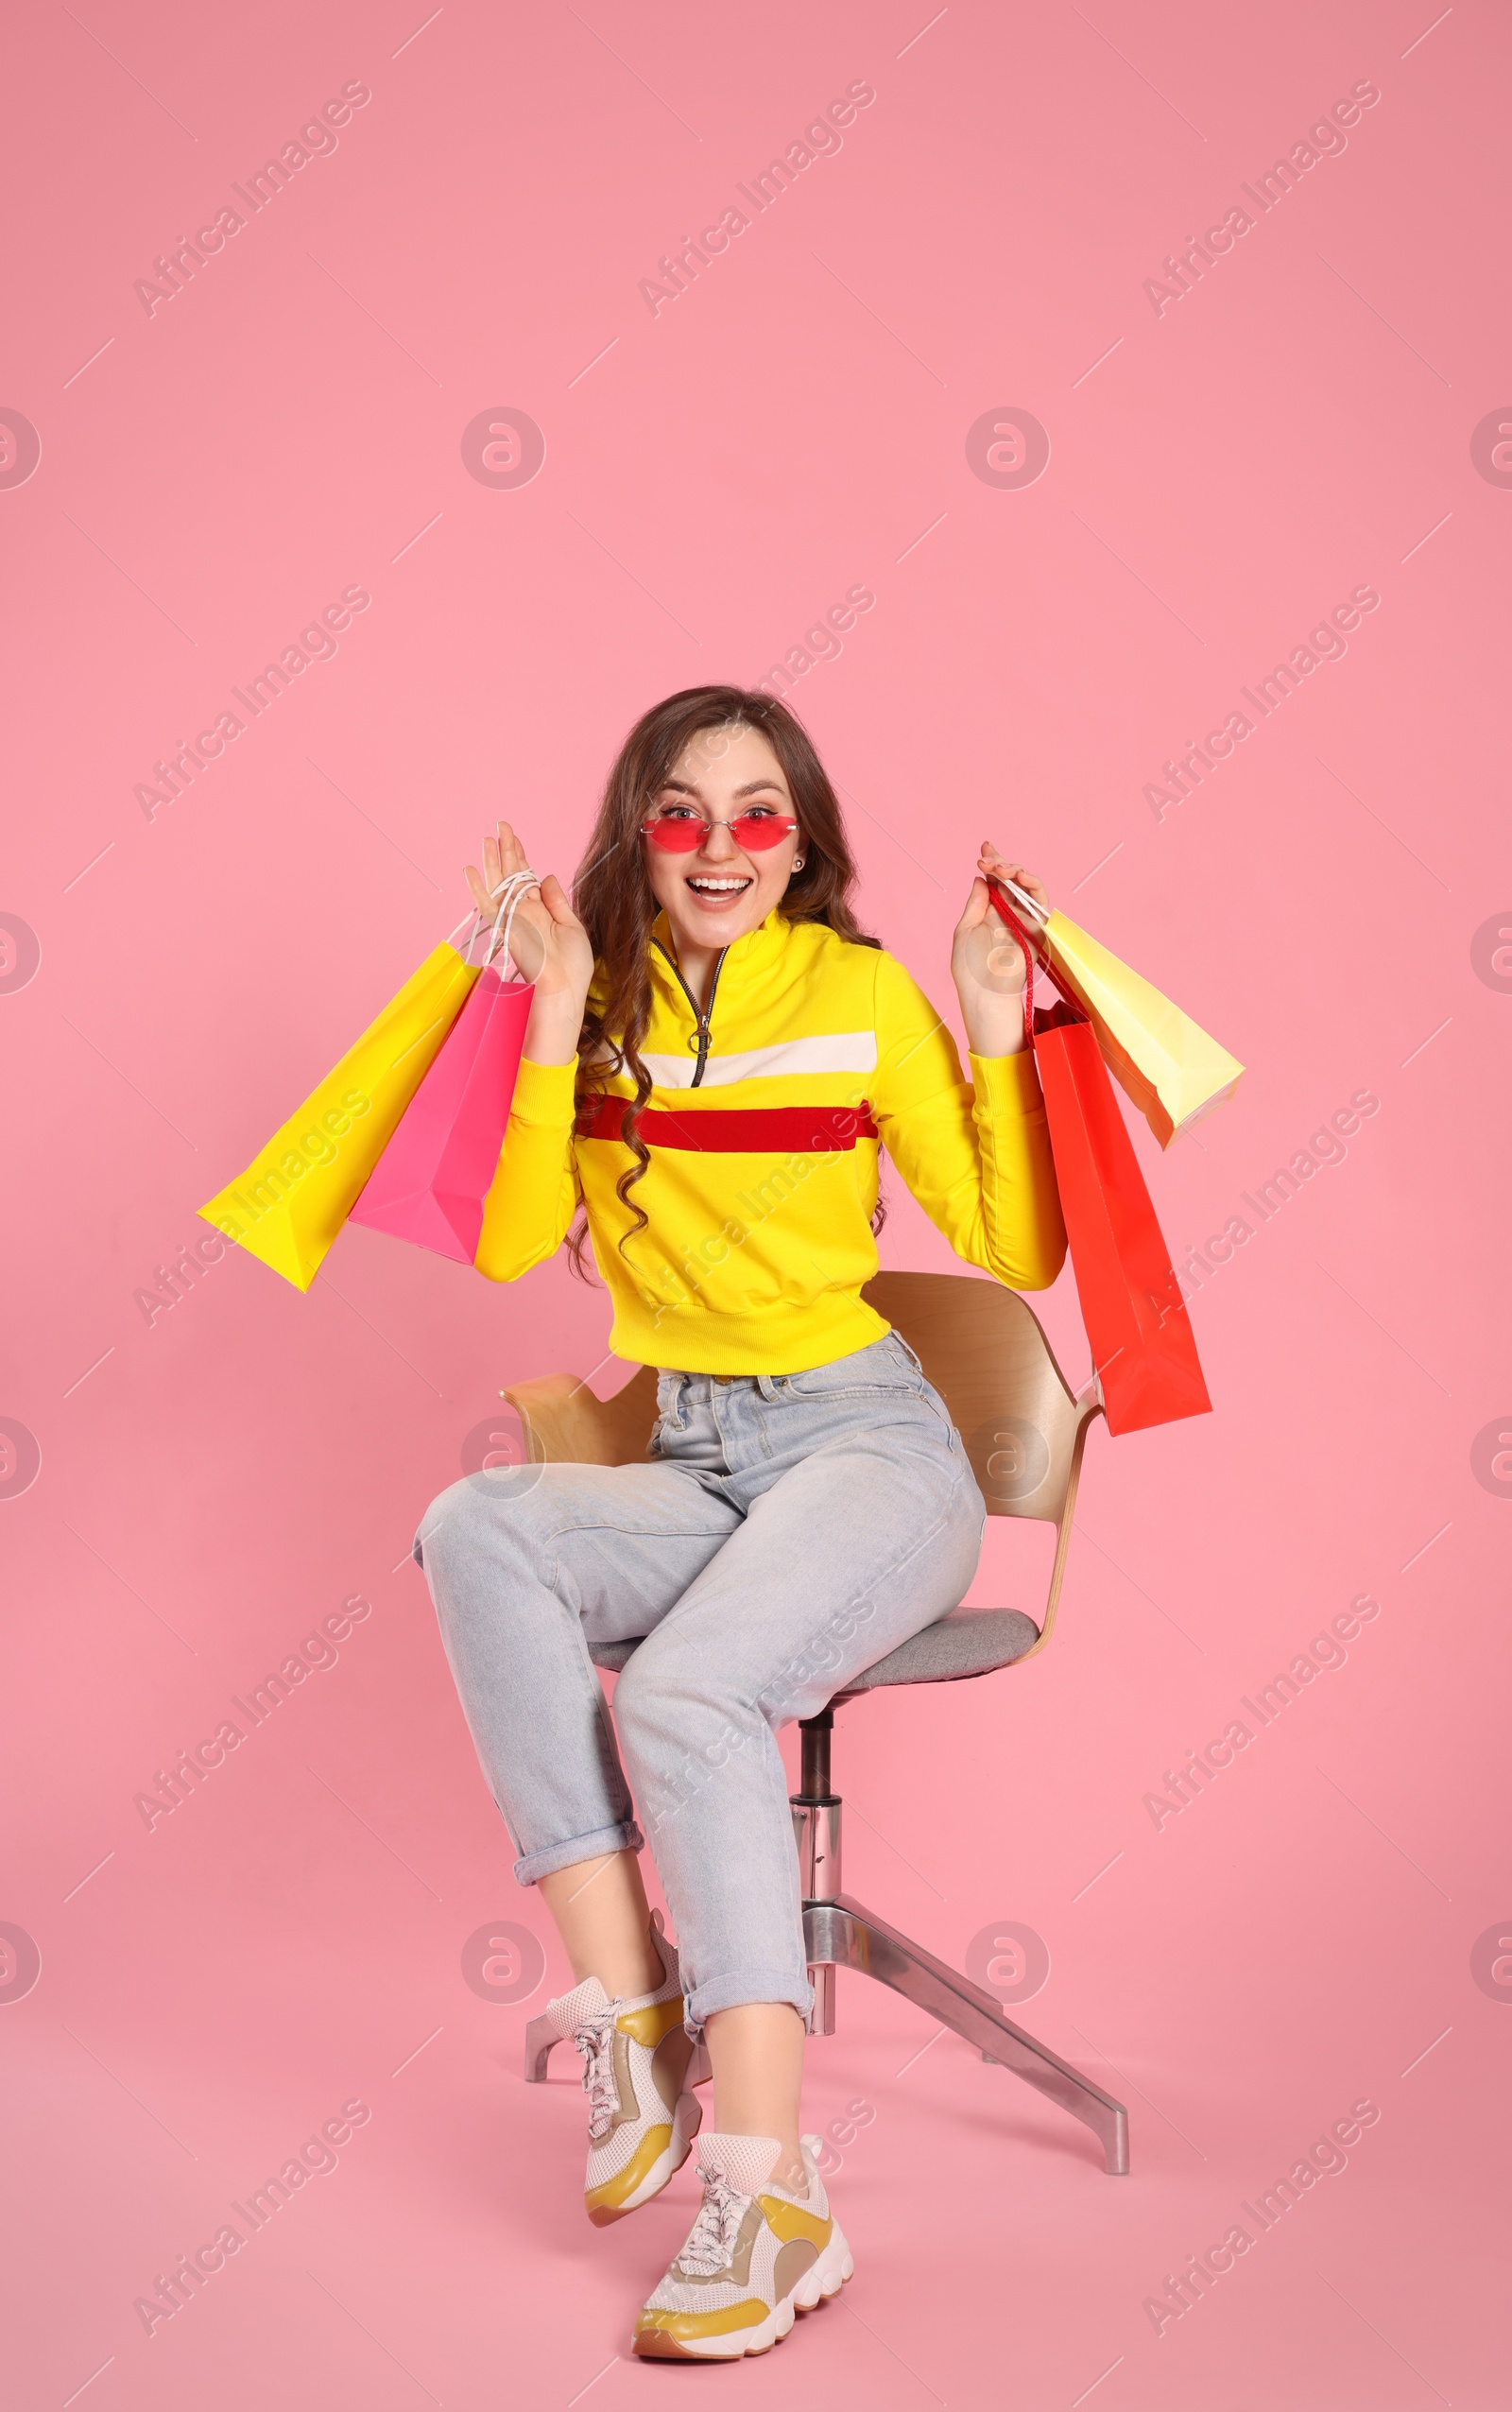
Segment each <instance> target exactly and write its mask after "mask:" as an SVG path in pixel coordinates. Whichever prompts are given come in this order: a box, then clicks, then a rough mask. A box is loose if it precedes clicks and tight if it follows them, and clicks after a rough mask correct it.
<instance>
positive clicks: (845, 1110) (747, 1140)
mask: <svg viewBox="0 0 1512 2412" xmlns="http://www.w3.org/2000/svg"><path fill="white" fill-rule="evenodd" d="M628 1104H629V1099H628V1098H627V1097H594V1098H592V1099H590V1100H589V1101H588V1102H587V1103H586V1104H585V1106H584V1108H583V1111H582V1112H581V1113H580V1114H579V1115H578V1118H577V1136H578V1137H579V1139H618V1138H619V1137H620V1127H621V1124H622V1123H623V1121H624V1119H625V1110H626V1108H627V1105H628ZM635 1128H636V1132H637V1135H638V1136H639V1137H640V1138H641V1139H643V1140H644V1142H645V1145H646V1146H648V1147H678V1148H683V1149H686V1150H688V1151H689V1152H691V1153H695V1154H706V1155H719V1156H780V1155H781V1156H786V1155H804V1154H809V1153H813V1154H824V1155H830V1154H832V1153H833V1151H834V1150H835V1149H836V1148H842V1149H848V1148H851V1147H853V1146H855V1144H856V1141H857V1140H858V1139H875V1138H876V1136H877V1126H876V1124H875V1123H874V1122H873V1120H872V1118H871V1109H870V1107H869V1106H868V1105H867V1104H866V1102H865V1101H864V1100H863V1102H862V1103H861V1104H860V1105H859V1106H768V1107H765V1108H754V1109H751V1110H748V1111H741V1110H738V1109H737V1110H735V1111H724V1110H722V1109H720V1108H718V1107H713V1108H708V1109H705V1110H703V1111H699V1112H697V1113H684V1114H674V1113H666V1112H664V1111H662V1109H660V1108H648V1109H647V1110H646V1111H645V1112H644V1113H643V1114H642V1116H641V1118H640V1121H639V1122H638V1123H637V1124H636V1126H635Z"/></svg>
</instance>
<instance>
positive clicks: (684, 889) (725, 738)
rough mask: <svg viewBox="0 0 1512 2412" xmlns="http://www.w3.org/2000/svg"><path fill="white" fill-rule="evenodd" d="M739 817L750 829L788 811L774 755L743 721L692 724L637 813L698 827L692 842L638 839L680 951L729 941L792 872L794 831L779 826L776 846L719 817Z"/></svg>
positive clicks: (766, 906)
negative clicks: (675, 848) (687, 846)
mask: <svg viewBox="0 0 1512 2412" xmlns="http://www.w3.org/2000/svg"><path fill="white" fill-rule="evenodd" d="M747 816H748V817H749V818H750V819H751V821H752V822H754V824H755V827H754V828H752V829H750V830H748V831H747V833H746V834H747V836H748V837H753V836H755V834H756V829H760V828H765V827H769V826H770V825H771V824H772V823H773V822H774V821H782V822H783V823H787V822H791V821H793V820H794V818H795V815H794V807H793V798H792V793H791V790H790V789H789V787H788V784H787V780H786V778H785V777H784V775H783V771H782V764H781V763H780V762H779V760H778V758H777V756H776V754H775V753H774V752H773V750H772V749H771V747H770V746H769V745H768V743H767V741H766V739H765V737H764V736H763V735H762V734H761V732H760V731H759V730H756V729H749V728H747V727H746V726H745V725H744V724H743V723H737V724H735V725H733V726H730V725H726V726H723V727H719V728H713V729H700V730H699V731H698V732H696V735H695V736H693V737H692V738H690V740H689V742H688V744H687V745H686V746H685V747H684V749H683V750H682V752H681V754H680V755H679V759H678V761H677V762H676V763H675V764H674V766H673V768H672V772H671V775H670V776H669V778H668V779H667V780H666V782H665V784H663V785H662V788H661V789H660V790H659V791H658V793H657V795H656V796H655V798H654V799H653V800H652V802H651V804H650V806H649V807H648V809H647V812H646V814H645V818H646V819H648V820H649V819H657V820H661V821H663V822H666V823H668V824H671V825H672V826H674V827H680V828H682V829H684V830H686V831H687V832H688V834H689V835H690V836H692V835H696V836H697V838H698V842H697V844H696V846H695V847H694V848H692V849H691V850H690V851H689V852H687V853H670V852H668V851H666V850H665V849H664V848H663V847H662V846H659V845H657V844H655V843H654V842H653V840H652V839H651V838H650V837H645V836H643V837H642V839H641V844H642V846H643V848H644V854H645V868H646V874H647V876H648V878H649V880H650V882H651V890H652V893H653V895H654V896H655V898H656V900H657V903H658V904H660V905H661V906H662V909H663V911H664V912H665V914H666V917H667V920H668V921H669V922H671V924H672V934H673V937H674V939H676V940H677V945H678V952H679V956H682V955H684V954H685V953H686V952H687V950H688V949H690V948H692V949H698V948H710V947H713V948H717V947H723V946H729V945H730V944H732V942H733V941H734V940H735V939H737V938H744V936H745V935H746V932H747V930H754V929H758V928H759V927H760V925H761V923H762V922H765V919H766V916H767V914H768V913H769V912H770V911H771V909H772V907H773V905H774V904H777V903H779V901H780V900H781V898H782V893H783V890H784V889H785V888H786V887H787V884H788V881H789V880H790V879H791V878H792V876H793V858H794V856H795V854H796V853H798V852H799V848H800V847H801V845H802V842H803V837H802V832H801V831H800V830H799V829H798V828H797V827H784V828H783V831H782V836H781V838H780V840H779V842H778V843H777V844H776V845H772V846H763V845H759V844H751V843H747V844H745V845H742V844H741V843H739V842H738V841H737V839H736V837H735V836H734V834H733V833H732V832H731V831H730V829H729V828H728V827H726V826H725V825H724V824H725V823H727V822H730V821H733V820H735V819H737V818H745V817H747ZM700 820H701V821H702V822H703V823H704V824H706V825H705V826H704V828H703V829H702V831H701V834H700V833H699V832H698V829H697V824H698V822H699V821H700Z"/></svg>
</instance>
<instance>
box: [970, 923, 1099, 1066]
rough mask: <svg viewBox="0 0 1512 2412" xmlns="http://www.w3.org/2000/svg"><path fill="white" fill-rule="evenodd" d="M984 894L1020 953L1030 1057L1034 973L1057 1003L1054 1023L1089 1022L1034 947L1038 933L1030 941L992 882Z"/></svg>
mask: <svg viewBox="0 0 1512 2412" xmlns="http://www.w3.org/2000/svg"><path fill="white" fill-rule="evenodd" d="M987 893H988V904H990V905H991V907H992V910H993V911H994V913H996V914H997V916H998V919H999V920H1000V921H1003V922H1006V923H1007V925H1008V927H1009V929H1010V930H1011V931H1012V932H1013V935H1014V937H1015V938H1016V939H1018V941H1019V944H1020V946H1021V947H1022V949H1023V961H1024V973H1023V1043H1024V1045H1025V1046H1026V1047H1027V1048H1028V1049H1029V1052H1030V1054H1031V1055H1032V1054H1033V1053H1034V975H1035V973H1036V971H1037V970H1038V971H1040V972H1042V973H1044V975H1045V977H1046V978H1047V979H1048V980H1049V981H1050V982H1051V983H1052V985H1053V986H1054V988H1055V991H1056V994H1057V996H1058V998H1059V999H1060V1003H1059V1004H1058V1005H1057V1006H1056V1007H1055V1008H1053V1017H1054V1020H1055V1021H1057V1022H1089V1021H1091V1015H1090V1014H1089V1013H1088V1011H1087V1009H1086V1008H1085V1007H1084V1006H1083V1005H1082V1004H1081V1003H1080V1001H1079V1000H1078V999H1077V998H1076V997H1074V996H1072V995H1070V994H1069V993H1068V992H1067V990H1066V987H1065V984H1064V982H1063V981H1062V980H1061V979H1060V978H1059V976H1058V975H1057V971H1056V967H1055V965H1054V964H1053V963H1052V962H1051V960H1050V955H1049V951H1048V949H1046V948H1042V947H1041V946H1040V945H1039V944H1038V943H1037V939H1038V937H1039V933H1038V932H1037V933H1036V936H1035V938H1033V939H1031V937H1030V936H1029V933H1028V932H1027V930H1026V929H1025V928H1024V926H1023V924H1022V922H1021V921H1020V919H1019V917H1018V915H1017V913H1015V912H1014V910H1013V907H1012V906H1011V905H1010V904H1006V903H1005V900H1004V898H1003V896H1002V895H1001V894H1000V893H999V888H998V883H997V881H996V880H988V888H987ZM1050 1019H1051V1017H1048V1016H1047V1017H1046V1021H1045V1026H1046V1028H1049V1026H1050Z"/></svg>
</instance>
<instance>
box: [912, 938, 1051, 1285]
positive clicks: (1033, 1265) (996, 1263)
mask: <svg viewBox="0 0 1512 2412" xmlns="http://www.w3.org/2000/svg"><path fill="white" fill-rule="evenodd" d="M972 1083H974V1087H973V1085H972ZM870 1102H871V1108H872V1113H873V1116H874V1118H875V1120H876V1124H877V1129H878V1132H879V1134H880V1136H881V1139H882V1144H883V1146H885V1148H886V1150H887V1153H888V1155H889V1156H890V1157H891V1158H892V1160H893V1163H895V1164H896V1165H897V1167H898V1169H899V1171H900V1172H901V1173H902V1177H903V1179H904V1180H905V1181H906V1182H907V1183H908V1186H909V1188H910V1189H911V1190H912V1192H913V1194H914V1196H915V1197H917V1198H918V1200H919V1204H920V1206H922V1208H923V1210H924V1212H925V1214H926V1215H928V1216H929V1219H930V1221H931V1222H932V1223H933V1224H934V1225H935V1227H936V1230H937V1231H940V1232H943V1233H944V1234H945V1237H946V1238H947V1239H948V1240H949V1241H950V1244H951V1246H952V1247H953V1248H954V1250H955V1253H956V1255H957V1256H962V1257H964V1258H965V1259H966V1262H967V1263H968V1264H969V1265H979V1266H981V1267H982V1269H983V1271H984V1272H987V1273H991V1274H993V1275H994V1276H995V1277H996V1279H997V1280H998V1281H1000V1282H1002V1283H1004V1284H1006V1286H1007V1287H1008V1288H1009V1289H1014V1290H1042V1289H1048V1288H1049V1286H1050V1284H1051V1283H1052V1282H1053V1281H1054V1280H1055V1279H1056V1276H1057V1273H1058V1272H1059V1271H1060V1268H1061V1266H1062V1265H1063V1263H1064V1262H1065V1256H1066V1228H1065V1224H1064V1223H1063V1222H1062V1220H1061V1214H1060V1195H1059V1192H1058V1190H1057V1187H1056V1170H1055V1165H1054V1163H1053V1162H1052V1159H1051V1154H1050V1137H1049V1132H1048V1130H1047V1128H1046V1125H1045V1110H1044V1100H1043V1098H1042V1096H1041V1095H1040V1077H1039V1075H1038V1073H1037V1072H1036V1070H1035V1066H1034V1058H1033V1056H1032V1055H1030V1054H1029V1053H1028V1052H1027V1050H1026V1051H1025V1052H1024V1053H1023V1054H1022V1055H1016V1056H994V1057H990V1058H983V1057H980V1056H972V1057H971V1081H970V1082H969V1081H966V1080H963V1078H962V1077H961V1062H960V1058H959V1056H958V1055H957V1054H956V1052H955V1042H954V1039H953V1038H952V1037H951V1034H950V1032H949V1030H947V1028H946V1027H945V1025H944V1024H943V1023H942V1022H941V1020H940V1018H939V1016H938V1014H937V1013H936V1011H935V1008H934V1007H933V1006H932V1005H931V1004H930V1002H929V999H928V998H927V997H926V996H925V995H924V993H923V991H922V990H921V989H920V988H919V986H918V984H917V983H916V982H915V981H914V980H913V979H911V978H910V976H909V974H908V973H906V972H905V971H904V969H903V967H902V964H901V963H899V962H898V961H897V960H896V959H895V958H894V957H893V956H890V955H883V956H881V958H880V960H879V962H878V967H877V1071H876V1078H875V1083H874V1085H873V1087H872V1089H871V1093H870Z"/></svg>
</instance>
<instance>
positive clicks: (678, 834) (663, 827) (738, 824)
mask: <svg viewBox="0 0 1512 2412" xmlns="http://www.w3.org/2000/svg"><path fill="white" fill-rule="evenodd" d="M797 827H798V822H797V821H796V820H795V819H794V818H793V817H792V815H791V814H788V813H774V812H773V811H771V810H770V808H769V807H768V806H766V805H765V804H764V805H759V806H758V807H757V808H756V810H755V811H754V812H748V813H738V814H737V815H736V817H735V818H734V819H733V820H706V819H705V818H704V816H703V814H702V813H696V812H694V811H693V810H692V809H691V807H690V806H688V805H686V804H673V805H670V806H667V807H664V808H663V810H662V811H661V812H659V813H657V814H656V815H654V816H653V818H651V819H650V820H643V821H642V823H641V835H642V836H643V837H648V838H649V839H650V841H651V843H652V845H653V846H656V847H659V848H660V849H661V851H662V853H663V854H695V853H697V851H698V848H699V847H700V846H701V845H702V844H703V842H704V840H705V838H706V837H707V836H708V835H709V833H710V831H711V830H712V829H728V830H729V832H730V836H731V837H732V838H733V839H734V841H735V844H736V845H737V846H739V847H740V848H741V849H742V850H743V851H744V852H745V853H751V854H761V853H765V851H766V849H767V848H768V847H769V846H781V844H782V840H783V838H784V837H790V836H792V834H793V832H794V830H795V829H796V828H797Z"/></svg>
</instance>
